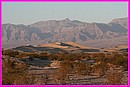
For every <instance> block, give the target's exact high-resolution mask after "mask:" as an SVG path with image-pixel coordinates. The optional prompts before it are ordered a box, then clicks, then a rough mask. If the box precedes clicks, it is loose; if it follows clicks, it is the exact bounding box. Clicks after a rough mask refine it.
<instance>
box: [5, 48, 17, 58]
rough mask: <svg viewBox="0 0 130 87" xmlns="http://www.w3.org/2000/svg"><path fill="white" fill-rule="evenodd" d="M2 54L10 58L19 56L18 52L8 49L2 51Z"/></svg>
mask: <svg viewBox="0 0 130 87" xmlns="http://www.w3.org/2000/svg"><path fill="white" fill-rule="evenodd" d="M2 54H3V55H9V56H10V57H15V56H16V55H19V52H18V51H13V50H11V49H8V50H4V51H3V53H2Z"/></svg>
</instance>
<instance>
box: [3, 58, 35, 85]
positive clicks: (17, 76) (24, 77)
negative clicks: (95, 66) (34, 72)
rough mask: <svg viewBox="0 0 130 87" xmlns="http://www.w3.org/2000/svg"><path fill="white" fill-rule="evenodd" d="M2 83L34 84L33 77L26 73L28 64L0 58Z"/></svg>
mask: <svg viewBox="0 0 130 87" xmlns="http://www.w3.org/2000/svg"><path fill="white" fill-rule="evenodd" d="M2 84H3V85H26V84H34V78H33V77H32V76H30V75H29V74H28V66H27V65H26V64H25V63H23V62H19V61H17V60H11V59H10V58H6V59H3V60H2Z"/></svg>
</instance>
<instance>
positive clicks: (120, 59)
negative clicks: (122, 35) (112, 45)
mask: <svg viewBox="0 0 130 87" xmlns="http://www.w3.org/2000/svg"><path fill="white" fill-rule="evenodd" d="M110 63H112V64H114V65H119V66H123V68H124V70H126V71H127V70H128V57H127V55H123V54H119V53H113V58H111V61H110Z"/></svg>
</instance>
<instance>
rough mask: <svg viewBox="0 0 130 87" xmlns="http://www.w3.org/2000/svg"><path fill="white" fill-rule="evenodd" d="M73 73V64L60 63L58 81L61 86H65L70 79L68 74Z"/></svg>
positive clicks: (67, 62)
mask: <svg viewBox="0 0 130 87" xmlns="http://www.w3.org/2000/svg"><path fill="white" fill-rule="evenodd" d="M72 72H73V63H72V62H69V61H63V62H61V63H60V68H59V70H58V74H57V75H56V78H55V79H56V80H58V81H59V83H60V84H65V83H66V81H67V80H68V79H69V78H68V74H70V73H72Z"/></svg>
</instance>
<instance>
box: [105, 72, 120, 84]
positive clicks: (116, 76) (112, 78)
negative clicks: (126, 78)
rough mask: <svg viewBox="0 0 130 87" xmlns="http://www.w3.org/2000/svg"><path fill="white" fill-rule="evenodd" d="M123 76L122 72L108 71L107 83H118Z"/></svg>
mask: <svg viewBox="0 0 130 87" xmlns="http://www.w3.org/2000/svg"><path fill="white" fill-rule="evenodd" d="M122 77H123V73H122V72H110V73H109V74H108V75H107V84H109V85H120V84H121V82H122V81H121V80H122Z"/></svg>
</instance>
